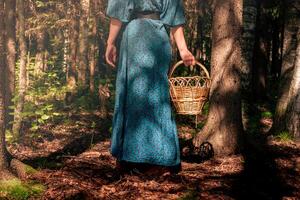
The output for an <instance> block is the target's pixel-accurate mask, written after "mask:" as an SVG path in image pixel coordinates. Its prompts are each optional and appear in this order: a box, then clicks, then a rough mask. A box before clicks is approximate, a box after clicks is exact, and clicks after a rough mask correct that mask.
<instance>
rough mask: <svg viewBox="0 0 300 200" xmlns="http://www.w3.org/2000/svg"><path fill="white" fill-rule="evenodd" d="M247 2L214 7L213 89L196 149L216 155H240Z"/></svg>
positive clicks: (230, 0)
mask: <svg viewBox="0 0 300 200" xmlns="http://www.w3.org/2000/svg"><path fill="white" fill-rule="evenodd" d="M242 15H243V0H216V1H214V3H213V28H212V38H213V41H212V58H211V75H212V86H211V94H210V96H211V97H210V108H209V115H208V120H207V122H206V125H205V126H204V128H203V129H202V131H201V132H200V133H198V135H197V136H196V137H195V138H194V141H193V142H194V145H195V146H196V147H199V146H200V145H201V144H202V143H203V142H205V141H208V142H209V143H211V144H212V146H213V149H214V152H215V155H217V156H220V155H229V154H233V153H235V152H236V150H237V148H238V138H239V136H240V134H241V133H242V132H243V126H242V117H241V92H240V87H241V81H240V74H241V65H242V61H241V57H242V47H241V40H242V31H241V30H242Z"/></svg>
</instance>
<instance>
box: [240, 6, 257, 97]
mask: <svg viewBox="0 0 300 200" xmlns="http://www.w3.org/2000/svg"><path fill="white" fill-rule="evenodd" d="M256 17H257V7H256V1H255V0H244V12H243V29H244V31H243V43H242V44H243V45H242V47H243V60H242V61H243V62H242V68H241V72H242V74H241V75H242V76H241V80H242V82H241V83H242V89H243V93H244V94H245V95H246V99H248V97H249V95H250V92H249V91H251V90H250V86H251V79H252V77H251V71H252V59H253V49H254V41H255V29H256Z"/></svg>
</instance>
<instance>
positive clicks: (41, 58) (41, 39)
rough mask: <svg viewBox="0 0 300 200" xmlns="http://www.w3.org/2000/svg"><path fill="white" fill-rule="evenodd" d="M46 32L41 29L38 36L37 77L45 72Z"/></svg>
mask: <svg viewBox="0 0 300 200" xmlns="http://www.w3.org/2000/svg"><path fill="white" fill-rule="evenodd" d="M46 35H47V33H46V30H44V29H41V30H39V31H38V33H37V35H36V42H37V52H36V55H35V68H34V69H35V75H37V76H38V75H39V74H40V73H41V72H44V71H45V68H46V65H47V61H46Z"/></svg>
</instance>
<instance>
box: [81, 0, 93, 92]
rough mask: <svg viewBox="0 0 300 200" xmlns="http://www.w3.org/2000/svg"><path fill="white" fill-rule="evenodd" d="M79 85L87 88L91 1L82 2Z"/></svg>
mask: <svg viewBox="0 0 300 200" xmlns="http://www.w3.org/2000/svg"><path fill="white" fill-rule="evenodd" d="M80 11H81V13H80V21H79V24H80V26H79V51H78V53H79V63H78V85H79V86H80V87H83V88H86V86H87V70H88V31H89V25H88V19H89V11H90V0H80Z"/></svg>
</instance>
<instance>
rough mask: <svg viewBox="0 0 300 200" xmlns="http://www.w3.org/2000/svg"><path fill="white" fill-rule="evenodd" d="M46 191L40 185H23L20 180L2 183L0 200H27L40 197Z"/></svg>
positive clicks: (0, 185)
mask: <svg viewBox="0 0 300 200" xmlns="http://www.w3.org/2000/svg"><path fill="white" fill-rule="evenodd" d="M44 190H45V187H44V186H43V185H41V184H39V183H30V182H24V183H23V182H22V181H20V180H19V179H11V180H5V181H0V199H9V200H25V199H29V198H30V197H34V196H35V197H38V196H40V195H41V194H42V193H43V192H44Z"/></svg>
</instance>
